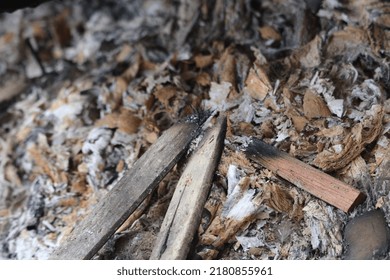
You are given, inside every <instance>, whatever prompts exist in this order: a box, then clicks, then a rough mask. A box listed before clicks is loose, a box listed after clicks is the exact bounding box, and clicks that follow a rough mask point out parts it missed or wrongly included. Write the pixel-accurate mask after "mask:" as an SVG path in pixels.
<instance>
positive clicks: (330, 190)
mask: <svg viewBox="0 0 390 280" xmlns="http://www.w3.org/2000/svg"><path fill="white" fill-rule="evenodd" d="M245 153H246V155H247V156H248V157H249V158H250V159H251V160H253V161H255V162H257V163H259V164H261V165H262V166H264V167H265V168H267V169H269V170H271V171H273V172H275V173H276V174H277V175H279V176H280V177H282V178H283V179H285V180H287V181H289V182H291V183H292V184H294V185H295V186H297V187H299V188H301V189H303V190H305V191H307V192H309V193H310V194H312V195H314V196H316V197H318V198H319V199H322V200H324V201H325V202H327V203H329V204H331V205H333V206H335V207H337V208H339V209H341V210H343V211H344V212H349V211H351V210H352V209H353V208H354V207H355V206H357V205H358V204H360V203H362V202H363V201H364V199H365V195H364V194H363V193H362V192H360V191H359V190H357V189H355V188H353V187H352V186H350V185H348V184H346V183H344V182H341V181H340V180H337V179H336V178H334V177H332V176H330V175H328V174H326V173H324V172H322V171H321V170H318V169H316V168H314V167H312V166H310V165H308V164H305V163H304V162H302V161H300V160H297V159H295V158H293V157H292V156H290V155H289V154H287V153H285V152H281V151H279V150H277V149H276V148H274V147H273V146H271V145H268V144H266V143H264V142H263V141H261V140H259V139H256V138H251V142H250V144H249V145H248V147H247V148H246V151H245Z"/></svg>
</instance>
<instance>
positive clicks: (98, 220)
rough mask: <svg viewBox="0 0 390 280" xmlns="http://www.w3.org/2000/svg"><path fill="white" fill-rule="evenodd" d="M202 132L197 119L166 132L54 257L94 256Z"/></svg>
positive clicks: (72, 233) (75, 230) (76, 227)
mask: <svg viewBox="0 0 390 280" xmlns="http://www.w3.org/2000/svg"><path fill="white" fill-rule="evenodd" d="M198 132H199V123H195V122H188V123H181V124H177V125H175V126H173V127H171V128H170V129H168V130H167V131H165V132H164V133H163V135H162V136H161V137H160V138H159V139H158V141H157V142H156V143H155V144H153V145H152V146H151V147H150V148H149V149H148V150H147V151H146V152H145V153H144V154H143V156H142V157H141V158H140V159H138V160H137V161H136V162H135V164H134V165H133V166H132V167H131V168H130V169H129V170H128V171H127V172H125V175H124V176H123V177H122V178H121V179H120V180H119V181H118V183H117V184H116V186H114V187H113V188H112V190H111V191H110V192H109V193H108V194H107V195H106V196H105V197H104V198H103V199H101V200H100V201H99V202H98V203H97V204H96V206H95V207H94V209H92V211H91V213H90V214H89V215H88V216H87V217H86V218H85V219H83V220H82V221H80V223H79V224H78V225H75V228H74V230H73V231H72V232H71V234H70V236H68V238H67V239H66V240H65V242H64V243H63V244H61V246H60V247H59V248H58V249H57V250H56V251H54V253H53V254H52V256H51V259H90V258H92V257H93V255H94V254H95V253H96V252H97V251H98V250H99V249H100V248H101V247H102V246H103V245H104V243H106V241H107V240H108V239H109V238H110V237H111V235H112V234H114V233H115V231H116V230H117V229H118V228H119V227H120V226H121V225H122V224H123V222H124V221H125V220H126V219H127V218H128V217H129V215H130V214H132V213H133V212H134V210H136V209H137V207H138V205H139V204H140V203H141V202H142V201H143V200H144V199H145V198H146V197H147V196H148V195H149V194H150V193H151V192H152V191H153V190H154V189H155V188H156V187H157V185H158V183H159V182H160V181H161V179H162V178H164V177H165V175H166V174H167V173H168V172H169V170H170V169H171V168H172V167H173V166H174V165H175V164H176V163H177V161H178V160H179V158H180V157H181V155H182V154H183V153H184V152H185V151H186V149H187V147H188V145H189V144H190V142H191V140H192V139H193V138H194V137H196V135H197V134H198Z"/></svg>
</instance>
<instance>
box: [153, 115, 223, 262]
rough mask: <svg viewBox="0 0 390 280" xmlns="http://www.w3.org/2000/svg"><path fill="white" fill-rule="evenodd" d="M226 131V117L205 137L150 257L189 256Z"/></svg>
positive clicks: (184, 257) (181, 183)
mask: <svg viewBox="0 0 390 280" xmlns="http://www.w3.org/2000/svg"><path fill="white" fill-rule="evenodd" d="M225 132H226V117H222V118H220V119H219V121H218V122H217V124H216V125H215V126H214V127H213V128H211V129H210V130H209V131H208V132H207V133H206V135H205V136H204V137H203V139H202V142H201V143H200V146H199V148H198V149H197V150H196V152H195V153H194V154H193V156H192V157H191V159H190V161H189V162H188V165H187V167H186V169H185V170H184V172H183V174H182V176H181V178H180V180H179V182H178V184H177V186H176V190H175V193H174V195H173V197H172V201H171V203H170V205H169V208H168V211H167V214H166V216H165V218H164V221H163V224H162V226H161V229H160V233H159V235H158V237H157V240H156V243H155V247H154V249H153V251H152V254H151V257H150V258H151V259H179V260H180V259H186V257H187V254H188V251H189V249H190V245H191V242H192V239H193V237H194V235H195V232H196V230H197V229H198V227H199V224H200V220H201V214H202V211H203V208H204V205H205V202H206V199H207V195H208V193H209V189H210V186H211V183H212V179H213V177H214V172H215V169H216V167H217V165H218V162H219V159H220V156H221V152H222V148H223V142H224V138H225Z"/></svg>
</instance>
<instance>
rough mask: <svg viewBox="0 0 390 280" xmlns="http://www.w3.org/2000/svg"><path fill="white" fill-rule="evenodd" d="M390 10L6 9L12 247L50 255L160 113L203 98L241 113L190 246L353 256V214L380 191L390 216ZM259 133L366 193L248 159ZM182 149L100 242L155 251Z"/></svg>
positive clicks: (13, 251)
mask: <svg viewBox="0 0 390 280" xmlns="http://www.w3.org/2000/svg"><path fill="white" fill-rule="evenodd" d="M389 11H390V5H389V4H388V3H385V1H383V2H381V1H373V0H360V1H335V0H332V1H331V0H324V1H316V0H307V1H299V0H288V1H277V0H265V1H256V0H254V1H245V0H237V1H227V0H215V1H205V0H202V1H191V0H180V1H170V0H165V1H164V0H147V1H143V0H135V1H126V0H116V1H113V0H106V1H103V0H100V1H76V0H75V1H70V0H69V1H61V2H60V3H59V2H48V3H45V4H43V5H40V6H39V7H37V8H35V9H24V10H18V11H16V12H14V13H8V14H7V13H3V14H0V107H1V108H0V109H1V110H2V112H1V113H0V258H4V259H47V258H49V257H50V254H51V252H52V251H53V250H54V249H55V248H57V247H58V246H59V245H60V244H61V242H62V241H63V240H64V238H66V236H67V234H68V233H69V232H70V231H71V230H72V229H73V228H74V227H75V226H76V225H77V223H78V221H80V220H82V219H83V217H85V215H86V214H87V213H88V212H89V211H90V210H91V209H92V208H93V206H94V205H95V204H96V202H97V201H100V200H101V199H104V197H105V195H106V194H107V193H108V192H109V191H110V190H111V189H112V188H113V187H114V186H115V183H116V182H117V180H118V179H119V178H120V177H122V176H123V173H124V172H125V170H127V169H128V168H129V167H131V166H132V165H133V164H134V162H135V161H136V160H137V159H138V158H139V157H140V156H141V155H142V154H143V153H144V152H145V151H146V150H147V149H148V148H149V147H150V146H151V145H152V144H153V143H155V142H156V141H157V139H158V137H159V136H160V135H161V134H162V132H163V131H165V130H166V129H168V128H169V127H171V126H172V125H173V124H175V123H176V122H178V121H180V120H181V119H183V118H185V117H187V116H189V115H192V114H197V113H199V112H200V111H202V110H208V111H211V112H214V114H218V113H222V112H224V113H225V114H226V115H227V116H228V118H227V119H228V126H227V133H226V139H225V147H224V149H223V152H222V157H221V161H220V164H219V167H218V170H217V172H216V174H215V178H214V182H213V184H212V187H211V191H210V194H209V196H208V199H207V201H206V205H205V209H204V211H203V215H202V221H201V224H200V226H199V229H198V233H197V235H196V236H195V238H194V242H193V244H192V248H191V251H190V254H189V256H188V258H190V259H194V258H202V259H342V258H344V257H345V254H346V252H347V248H346V246H345V242H344V228H345V225H346V224H347V222H348V221H349V220H351V219H352V218H354V217H356V216H359V215H360V214H362V213H364V212H367V211H369V210H372V209H375V208H378V209H381V211H382V212H381V213H383V214H384V217H385V218H386V220H387V223H389V222H390V194H389V191H390V181H389V177H390V174H389V168H390V142H389V141H390V66H389V58H390V56H389V54H390V45H389V44H390V31H389V30H390V29H389V28H390V21H389V19H390V17H389V16H388V15H389ZM250 136H255V137H257V138H260V139H262V140H263V141H264V142H266V143H269V144H271V145H272V146H274V147H276V148H277V149H278V150H281V151H285V152H287V153H289V154H290V155H291V156H293V157H295V158H297V159H299V160H301V161H303V162H305V163H308V164H310V165H312V166H315V167H316V168H319V169H321V170H323V171H325V172H327V173H328V174H331V175H332V176H333V177H335V178H338V179H340V180H341V181H344V182H346V183H348V184H351V185H352V186H354V187H355V188H357V189H359V190H360V191H361V192H363V193H365V194H366V196H367V198H366V200H365V202H364V203H362V204H361V205H360V206H358V207H357V208H355V209H354V210H353V211H352V212H351V213H345V212H343V211H341V210H338V209H337V208H335V207H332V206H330V205H328V204H327V203H325V202H324V201H322V200H320V199H318V198H316V197H314V196H311V195H310V194H308V193H307V192H305V191H303V190H301V189H298V188H296V187H295V186H293V185H291V184H289V183H287V182H285V181H283V180H281V179H280V178H279V177H277V176H276V175H275V174H274V173H273V172H271V171H269V170H267V169H265V168H263V167H261V166H259V165H256V164H254V163H253V162H251V161H250V160H248V159H247V157H246V156H245V154H244V152H243V149H244V146H245V145H246V144H247V143H248V139H249V137H250ZM183 165H185V161H183V162H180V163H179V164H177V166H176V167H175V168H174V169H173V170H172V171H171V172H170V173H169V174H168V175H167V176H166V177H165V178H164V179H163V180H162V181H161V182H160V184H159V186H158V188H157V190H156V191H155V192H153V193H152V194H151V195H149V196H148V197H147V198H146V199H145V200H144V201H143V202H142V203H141V204H140V206H139V207H138V208H137V210H136V211H135V212H134V213H133V214H132V215H131V216H130V217H129V219H128V220H127V221H126V222H125V224H123V225H122V227H121V228H120V229H119V230H118V231H117V232H116V233H115V235H113V236H112V237H111V238H110V240H109V241H108V242H107V243H106V245H105V246H104V247H103V248H102V249H101V250H100V251H99V252H98V253H97V254H96V255H95V257H94V258H98V259H148V258H149V257H150V255H151V251H152V250H153V244H154V241H155V240H156V236H157V234H158V231H159V228H160V226H161V223H162V221H163V218H164V215H165V213H166V211H167V208H168V205H169V202H170V200H171V197H172V194H173V192H174V189H175V186H176V183H177V181H178V179H179V178H180V175H181V172H182V167H183ZM367 234H368V235H369V236H365V237H364V238H363V239H362V240H363V241H361V242H364V240H365V239H369V238H370V235H375V234H374V233H372V232H371V233H370V232H369V233H367ZM383 246H385V247H386V246H388V244H387V245H386V244H385V245H383ZM386 250H387V249H385V250H384V252H382V253H383V254H382V255H381V256H379V258H387V259H388V258H390V255H389V253H388V252H386Z"/></svg>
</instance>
